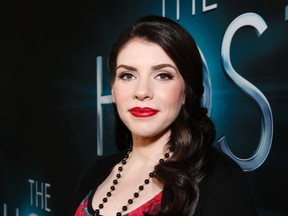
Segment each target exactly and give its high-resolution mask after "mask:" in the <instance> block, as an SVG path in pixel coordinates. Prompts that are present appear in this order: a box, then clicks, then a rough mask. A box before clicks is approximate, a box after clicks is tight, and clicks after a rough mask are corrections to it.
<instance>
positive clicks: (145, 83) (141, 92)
mask: <svg viewBox="0 0 288 216" xmlns="http://www.w3.org/2000/svg"><path fill="white" fill-rule="evenodd" d="M133 98H134V99H137V100H140V101H144V100H150V99H152V98H153V89H152V86H151V83H150V82H149V80H148V79H139V80H138V81H137V83H136V84H135V90H134V95H133Z"/></svg>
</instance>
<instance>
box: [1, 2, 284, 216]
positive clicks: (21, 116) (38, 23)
mask: <svg viewBox="0 0 288 216" xmlns="http://www.w3.org/2000/svg"><path fill="white" fill-rule="evenodd" d="M152 14H154V15H161V16H165V17H169V18H171V19H173V20H176V21H177V22H179V23H180V24H181V25H182V26H183V27H185V28H186V29H187V30H188V31H189V32H190V33H191V34H192V35H193V37H194V38H195V40H196V42H197V44H198V46H199V49H200V51H201V54H202V60H203V69H204V74H205V83H204V85H205V96H204V98H203V101H204V104H205V106H207V107H208V109H209V111H210V116H211V118H212V119H213V121H214V123H215V125H216V128H217V140H216V142H215V145H216V146H217V147H218V148H221V150H222V151H224V152H225V153H226V154H228V155H229V156H230V157H232V158H233V159H234V160H235V161H236V162H237V163H239V164H240V166H241V167H242V168H243V170H245V171H246V175H247V179H248V181H249V183H250V185H251V189H252V193H253V197H254V199H255V204H256V207H257V211H258V214H259V216H284V215H288V208H287V199H286V198H285V197H287V194H288V185H287V182H288V159H287V154H288V147H287V142H288V137H287V128H288V114H287V108H288V2H287V1H284V0H277V1H269V0H263V1H257V0H251V1H240V0H237V1H229V0H139V1H134V0H105V1H104V0H94V1H88V0H86V1H66V2H64V1H63V2H61V1H58V2H55V3H53V2H50V1H47V2H45V1H31V2H29V3H28V2H25V1H18V2H17V1H16V2H15V1H14V2H6V3H1V27H0V29H1V41H0V44H1V48H0V52H1V56H2V57H1V64H0V68H1V70H0V216H60V215H61V216H62V215H71V205H72V200H73V193H74V190H75V188H76V185H77V180H78V178H79V177H80V175H81V173H82V171H83V170H84V169H85V168H87V167H89V165H90V164H91V163H93V162H94V161H95V160H97V158H98V157H99V156H101V155H108V154H111V153H113V152H116V151H117V148H116V147H115V141H114V140H115V136H114V129H113V115H112V105H111V92H110V84H109V76H108V70H107V58H108V56H109V52H110V49H111V45H112V44H113V42H114V41H115V40H116V38H117V37H118V36H119V34H120V32H122V31H123V30H124V29H125V28H126V27H127V26H128V25H130V24H132V23H133V22H134V21H135V20H136V19H138V18H140V17H142V16H145V15H152Z"/></svg>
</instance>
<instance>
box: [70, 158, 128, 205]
mask: <svg viewBox="0 0 288 216" xmlns="http://www.w3.org/2000/svg"><path fill="white" fill-rule="evenodd" d="M124 154H125V153H124V152H119V153H114V154H111V155H108V156H101V157H98V158H97V159H96V160H95V161H94V162H93V164H92V165H91V166H89V167H88V168H87V169H85V170H84V171H83V173H82V175H81V176H80V177H79V180H78V185H77V187H76V190H75V197H74V204H73V205H74V208H77V207H78V205H79V203H80V202H81V201H82V200H83V199H84V198H85V196H87V194H88V193H89V192H90V191H91V190H94V189H96V188H97V187H98V186H99V185H100V184H101V182H102V181H103V180H104V179H105V178H106V177H107V176H108V175H109V173H110V172H111V170H112V169H113V167H114V166H115V165H116V164H117V163H118V162H120V161H121V160H122V158H123V156H124Z"/></svg>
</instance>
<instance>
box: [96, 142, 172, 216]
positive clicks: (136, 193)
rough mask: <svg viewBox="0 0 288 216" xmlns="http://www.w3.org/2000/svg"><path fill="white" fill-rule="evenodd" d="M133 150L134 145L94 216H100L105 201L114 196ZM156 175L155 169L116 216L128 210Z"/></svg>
mask: <svg viewBox="0 0 288 216" xmlns="http://www.w3.org/2000/svg"><path fill="white" fill-rule="evenodd" d="M169 150H170V152H173V151H174V148H173V147H170V148H169ZM131 152H132V147H130V148H129V149H128V151H127V153H126V154H125V155H124V158H123V160H122V161H121V165H120V166H119V167H118V173H117V174H116V178H115V179H114V180H113V185H112V186H111V187H110V190H109V191H108V192H107V193H106V196H105V197H104V198H103V199H102V203H100V204H99V205H98V209H95V211H94V216H100V210H101V209H103V208H104V205H105V203H107V202H108V199H109V197H111V196H112V192H113V191H115V189H116V185H117V184H118V180H119V179H120V178H121V172H122V171H123V167H124V166H125V165H126V164H127V159H128V158H129V155H130V153H131ZM170 152H167V153H165V154H164V159H163V158H161V159H160V160H159V163H163V162H164V161H165V159H167V158H169V157H170ZM154 176H155V171H153V172H150V173H149V176H148V178H146V179H145V180H144V183H143V184H141V185H140V186H139V187H138V191H137V192H135V193H134V194H133V197H132V198H130V199H128V201H127V204H126V205H124V206H122V209H121V211H119V212H117V213H116V216H122V213H123V212H125V211H127V210H128V206H129V205H131V204H133V202H134V200H135V199H136V198H138V197H139V194H140V192H141V191H143V190H144V187H145V185H148V184H149V183H150V180H151V178H153V177H154Z"/></svg>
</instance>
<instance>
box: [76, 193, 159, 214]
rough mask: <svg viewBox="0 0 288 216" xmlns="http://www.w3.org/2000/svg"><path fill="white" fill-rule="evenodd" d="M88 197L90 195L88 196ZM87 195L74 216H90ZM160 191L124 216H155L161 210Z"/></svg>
mask: <svg viewBox="0 0 288 216" xmlns="http://www.w3.org/2000/svg"><path fill="white" fill-rule="evenodd" d="M89 195H90V194H89ZM89 195H88V196H87V197H86V198H85V199H84V200H83V201H82V202H81V204H80V205H79V207H78V209H77V211H76V213H75V215H74V216H92V215H93V212H91V213H90V212H89V211H88V205H89ZM161 200H162V191H161V192H160V193H158V194H157V195H156V196H154V197H153V198H152V199H151V200H149V201H147V202H146V203H144V204H143V205H141V206H139V207H138V208H137V209H135V210H133V211H132V212H129V213H128V214H126V216H144V214H143V212H145V213H149V214H153V215H157V213H159V212H160V210H161Z"/></svg>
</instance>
